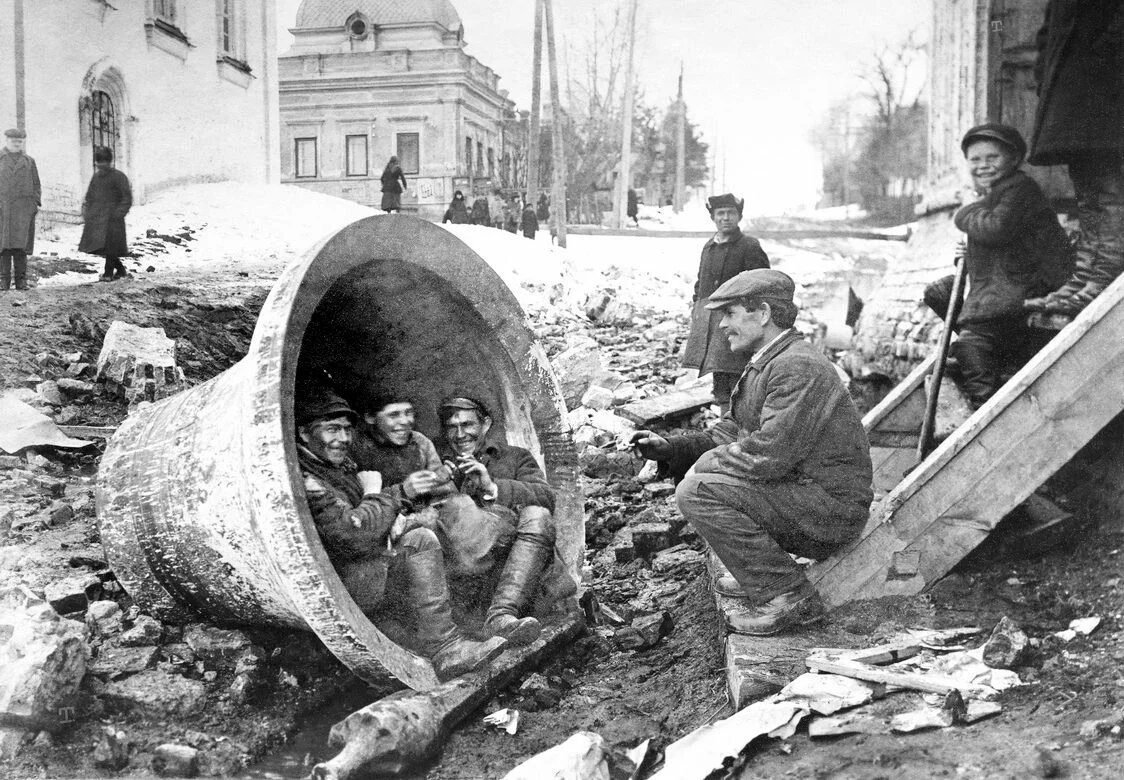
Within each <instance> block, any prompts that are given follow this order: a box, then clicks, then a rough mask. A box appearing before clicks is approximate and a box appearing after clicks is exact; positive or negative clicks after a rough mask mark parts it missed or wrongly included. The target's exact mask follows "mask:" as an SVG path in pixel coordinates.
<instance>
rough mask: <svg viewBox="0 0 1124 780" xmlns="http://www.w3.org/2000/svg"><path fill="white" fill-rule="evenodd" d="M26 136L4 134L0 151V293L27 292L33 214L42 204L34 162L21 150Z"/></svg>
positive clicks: (13, 131) (33, 225)
mask: <svg viewBox="0 0 1124 780" xmlns="http://www.w3.org/2000/svg"><path fill="white" fill-rule="evenodd" d="M26 143H27V133H25V132H24V131H23V130H20V129H18V128H17V129H12V130H6V131H5V132H4V149H3V151H0V290H7V289H9V288H10V287H11V286H12V274H13V271H14V273H15V282H16V289H17V290H26V289H27V256H28V255H29V254H31V253H32V252H34V251H35V214H36V212H37V211H39V207H40V206H41V205H42V195H43V188H42V187H41V186H40V184H39V169H38V168H36V167H35V160H33V159H31V158H30V157H28V156H27V155H26V154H25V153H24V151H23V148H24V144H26Z"/></svg>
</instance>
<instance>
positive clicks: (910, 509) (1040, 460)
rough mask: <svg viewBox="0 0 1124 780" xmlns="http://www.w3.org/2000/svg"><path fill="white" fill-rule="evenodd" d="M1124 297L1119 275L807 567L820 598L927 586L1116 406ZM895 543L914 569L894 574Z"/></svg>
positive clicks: (1121, 387) (1122, 397)
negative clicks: (856, 526)
mask: <svg viewBox="0 0 1124 780" xmlns="http://www.w3.org/2000/svg"><path fill="white" fill-rule="evenodd" d="M1122 299H1124V277H1121V278H1118V279H1117V280H1116V281H1115V282H1113V284H1112V285H1111V286H1110V287H1109V288H1108V289H1107V290H1105V292H1104V293H1102V294H1101V296H1100V297H1099V298H1097V299H1096V300H1095V301H1093V303H1092V304H1091V305H1090V306H1089V307H1088V308H1087V309H1085V311H1084V312H1082V313H1081V315H1080V316H1079V317H1078V318H1077V319H1076V320H1075V321H1074V322H1073V323H1072V324H1071V325H1070V326H1069V327H1067V328H1066V329H1065V330H1064V331H1062V332H1061V333H1059V334H1058V336H1057V337H1055V338H1054V340H1053V341H1051V342H1050V343H1049V344H1048V345H1047V346H1046V347H1045V348H1044V349H1043V350H1042V351H1041V352H1040V353H1039V354H1038V355H1037V356H1035V358H1034V359H1033V360H1031V362H1030V363H1028V364H1027V365H1026V366H1024V367H1023V368H1022V370H1020V371H1019V372H1018V373H1017V374H1016V375H1015V376H1014V377H1012V378H1011V380H1010V381H1009V382H1007V384H1006V385H1004V386H1003V387H1002V388H1001V389H1000V391H999V392H998V393H997V394H996V395H995V396H994V397H993V398H992V399H991V400H990V401H989V402H988V403H987V404H985V405H984V406H983V407H982V408H981V409H980V410H979V411H977V412H976V413H975V414H974V415H973V416H972V417H971V419H969V421H968V422H967V423H966V424H964V425H963V426H961V427H960V429H959V430H957V431H956V433H954V434H953V435H952V436H951V437H949V438H948V439H947V440H945V441H944V442H943V443H942V444H941V445H940V446H939V447H938V448H937V449H936V450H934V451H933V453H932V454H931V455H930V456H929V457H928V458H927V459H926V460H925V462H924V463H922V464H921V466H920V467H918V468H917V469H916V470H915V471H913V472H911V473H910V475H909V476H908V477H907V478H906V479H905V480H904V481H903V482H902V483H901V484H900V485H898V487H897V488H895V489H894V490H893V491H892V492H891V493H890V494H889V495H888V496H887V497H886V499H885V500H883V501H881V502H879V503H878V504H876V505H875V506H874V508H873V510H872V512H871V517H870V520H869V521H868V522H867V525H866V528H865V529H864V530H863V532H862V534H861V535H860V537H859V539H858V540H857V541H856V542H854V543H853V544H851V545H850V546H848V547H847V548H845V549H844V550H842V551H841V552H840V553H838V554H837V555H835V556H833V557H831V558H829V559H827V560H826V561H823V562H821V563H819V564H817V565H816V566H814V567H813V568H812V570H811V571H810V572H809V576H810V579H812V581H813V582H814V583H815V585H816V587H817V589H818V590H819V592H820V594H821V595H822V596H823V597H824V599H825V601H827V602H828V603H829V604H831V605H838V604H841V603H843V602H845V601H850V600H852V599H857V598H877V597H880V596H890V595H908V594H913V593H918V592H920V591H921V590H923V589H924V588H926V587H928V586H929V585H931V584H932V583H933V582H935V581H936V580H937V579H939V578H940V577H942V576H944V574H945V573H947V572H948V570H949V569H951V568H952V567H953V566H954V565H956V563H957V562H959V561H960V559H961V558H963V557H964V556H965V555H966V554H967V553H968V552H970V551H971V550H972V549H974V548H975V547H976V546H977V545H978V544H979V543H980V542H981V541H983V540H984V539H985V538H986V537H987V535H988V534H989V533H990V531H991V529H992V528H994V527H995V525H996V523H998V522H999V520H1000V519H1001V518H1002V517H1003V516H1004V515H1006V514H1007V513H1008V512H1009V511H1011V509H1013V508H1014V507H1015V506H1017V505H1018V504H1019V503H1020V502H1021V501H1023V500H1025V499H1026V498H1027V497H1028V496H1029V495H1030V494H1031V493H1032V492H1033V491H1034V490H1035V489H1036V488H1038V487H1039V486H1040V485H1041V484H1042V483H1043V482H1044V481H1045V480H1046V479H1048V478H1049V477H1050V476H1051V475H1052V474H1053V473H1054V472H1055V471H1057V470H1058V469H1059V468H1060V467H1061V466H1062V465H1064V464H1065V463H1066V462H1067V461H1068V460H1069V459H1070V458H1072V457H1073V455H1074V454H1075V453H1076V452H1077V451H1078V450H1079V449H1080V448H1081V447H1082V446H1084V444H1085V443H1086V442H1088V441H1089V439H1091V438H1092V437H1093V436H1094V435H1096V433H1097V432H1098V431H1099V430H1100V429H1101V428H1102V427H1104V425H1105V424H1106V423H1108V422H1109V421H1110V420H1111V419H1112V418H1113V417H1115V416H1116V415H1117V414H1118V413H1119V412H1120V411H1121V409H1124V339H1121V338H1120V333H1124V305H1121V300H1122ZM871 414H873V410H872V413H871ZM869 416H870V415H868V417H869ZM898 552H910V553H914V554H916V557H917V567H916V574H914V575H912V576H909V577H902V576H893V568H894V554H895V553H898Z"/></svg>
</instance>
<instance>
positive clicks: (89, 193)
mask: <svg viewBox="0 0 1124 780" xmlns="http://www.w3.org/2000/svg"><path fill="white" fill-rule="evenodd" d="M132 207H133V190H132V188H131V187H130V186H129V177H128V176H126V175H125V174H123V173H122V172H121V171H119V170H117V169H116V168H100V169H98V170H97V171H94V176H93V178H92V179H90V186H89V188H88V189H87V190H86V199H85V200H84V201H82V219H83V220H85V224H84V225H83V226H82V240H81V241H79V242H78V251H79V252H88V253H89V254H92V255H104V256H105V257H121V256H123V255H126V254H128V253H129V245H128V242H127V241H126V240H125V215H126V214H128V213H129V209H131V208H132Z"/></svg>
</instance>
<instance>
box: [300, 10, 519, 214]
mask: <svg viewBox="0 0 1124 780" xmlns="http://www.w3.org/2000/svg"><path fill="white" fill-rule="evenodd" d="M291 32H292V33H293V37H294V43H293V46H292V48H291V49H290V50H289V51H287V52H285V53H283V54H282V55H281V56H280V57H279V59H278V67H279V72H280V77H279V84H280V112H281V144H280V156H281V180H282V181H283V182H285V183H291V184H297V185H300V186H303V187H307V188H309V189H313V190H316V191H318V192H324V193H327V194H331V195H336V196H338V197H343V198H347V199H349V200H353V201H356V202H358V203H362V204H364V205H369V206H374V207H376V208H377V207H378V206H379V203H380V201H381V184H380V181H379V177H380V175H381V174H382V170H383V168H384V167H385V165H386V163H387V160H388V159H389V158H390V157H391V155H395V156H397V157H398V159H399V162H400V164H401V166H402V169H403V172H404V174H405V175H406V179H407V181H408V189H407V191H406V193H405V194H404V195H403V197H402V208H403V210H404V211H409V212H412V213H416V214H418V215H419V216H422V217H427V218H430V219H439V218H440V217H441V215H442V214H443V213H444V211H445V208H446V207H447V206H448V204H449V200H450V199H451V198H452V195H453V192H454V191H455V190H458V189H459V190H463V191H464V193H465V195H466V196H468V198H469V200H470V201H471V196H472V193H473V191H474V190H475V191H476V192H478V193H480V192H483V191H485V190H487V189H490V188H501V189H504V190H505V191H515V190H516V189H517V188H518V187H520V186H522V182H523V181H524V179H525V168H526V163H525V155H526V136H527V131H526V119H525V117H524V116H522V115H520V114H518V113H517V112H516V111H515V105H514V103H513V102H512V101H511V100H510V99H509V98H508V97H507V93H506V91H501V90H500V89H499V76H497V75H496V73H494V72H493V71H492V69H491V68H488V67H487V66H485V65H483V64H481V63H480V62H479V61H478V60H477V59H476V58H475V57H472V56H470V55H468V54H466V53H465V52H464V46H465V41H464V27H463V25H462V24H461V20H460V17H459V15H458V14H457V12H456V9H455V8H454V7H453V5H452V4H451V3H450V2H449V1H448V0H304V1H303V2H302V3H301V5H300V7H299V9H298V11H297V18H296V23H295V25H294V27H293V28H292V30H291Z"/></svg>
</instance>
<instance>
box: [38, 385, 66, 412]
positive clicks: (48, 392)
mask: <svg viewBox="0 0 1124 780" xmlns="http://www.w3.org/2000/svg"><path fill="white" fill-rule="evenodd" d="M35 394H36V395H37V396H39V399H40V400H42V401H43V402H44V403H48V404H50V405H51V406H62V405H63V404H64V403H66V401H65V400H64V399H63V397H62V392H60V391H59V386H58V384H57V383H56V382H54V381H52V380H50V379H48V380H47V381H46V382H40V383H39V384H37V385H36V386H35Z"/></svg>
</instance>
